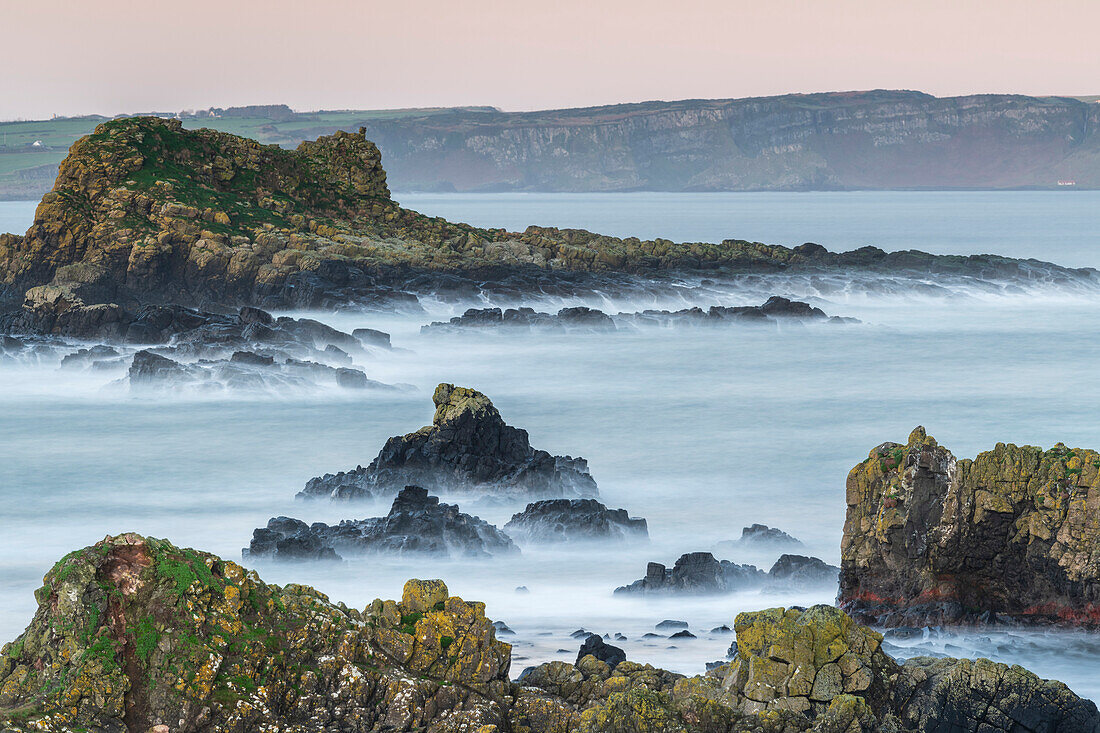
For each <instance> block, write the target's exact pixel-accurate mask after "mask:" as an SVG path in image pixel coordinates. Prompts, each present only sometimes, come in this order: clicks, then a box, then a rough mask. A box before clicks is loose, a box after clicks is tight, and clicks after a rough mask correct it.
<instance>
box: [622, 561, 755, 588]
mask: <svg viewBox="0 0 1100 733" xmlns="http://www.w3.org/2000/svg"><path fill="white" fill-rule="evenodd" d="M766 579H767V574H766V573H765V572H764V571H762V570H760V569H759V568H757V567H756V566H754V565H738V564H737V563H733V562H730V561H729V560H718V559H717V558H716V557H714V555H712V554H711V553H709V552H689V553H686V554H684V555H681V556H680V558H679V559H678V560H677V561H676V564H675V565H673V566H672V567H671V568H668V567H665V566H664V565H662V564H661V563H659V562H651V563H649V565H647V566H646V573H645V577H644V578H642V579H640V580H636V581H634V582H633V583H631V584H630V585H625V586H621V587H619V588H616V589H615V592H616V593H728V592H731V591H735V590H746V589H748V588H758V587H760V586H762V585H763V584H764V582H765V581H766Z"/></svg>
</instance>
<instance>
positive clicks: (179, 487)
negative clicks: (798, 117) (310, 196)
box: [0, 192, 1100, 699]
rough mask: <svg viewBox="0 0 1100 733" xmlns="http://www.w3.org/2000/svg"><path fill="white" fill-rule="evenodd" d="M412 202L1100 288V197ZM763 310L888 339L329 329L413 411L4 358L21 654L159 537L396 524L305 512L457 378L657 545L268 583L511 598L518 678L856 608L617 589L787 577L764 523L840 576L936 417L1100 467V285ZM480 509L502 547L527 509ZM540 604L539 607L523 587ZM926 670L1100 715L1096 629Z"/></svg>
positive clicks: (680, 664) (970, 638)
mask: <svg viewBox="0 0 1100 733" xmlns="http://www.w3.org/2000/svg"><path fill="white" fill-rule="evenodd" d="M398 199H399V200H401V201H402V203H404V204H406V205H409V206H411V207H413V208H417V209H418V210H421V211H424V212H425V213H430V214H437V215H445V216H447V217H448V218H452V219H458V220H465V221H470V222H471V223H476V224H480V225H493V224H497V225H503V226H507V227H509V228H512V229H515V228H518V227H520V226H521V225H522V224H526V223H540V224H547V225H562V226H566V225H568V226H584V227H587V228H590V229H593V230H596V231H604V232H608V233H614V234H626V233H636V234H640V235H646V236H648V235H653V234H658V233H660V234H662V235H664V236H667V237H669V238H673V239H709V240H715V239H721V238H723V237H727V236H737V237H742V238H749V239H759V240H763V241H769V242H777V243H784V244H797V243H799V242H801V241H806V240H813V241H817V242H819V243H821V244H824V245H826V246H828V247H830V248H832V249H847V248H850V247H855V246H862V245H864V244H876V245H879V246H883V247H884V248H886V249H896V248H908V247H917V248H920V249H924V250H928V251H940V252H953V253H960V254H967V253H974V252H996V253H1002V254H1010V255H1013V256H1021V257H1036V258H1040V259H1048V260H1053V261H1055V262H1060V263H1063V264H1071V265H1075V266H1088V265H1100V205H1098V204H1100V195H1097V194H1095V193H1085V192H1074V193H1072V195H1066V196H1061V195H1057V194H1049V193H1004V194H990V193H983V194H963V193H958V194H954V193H953V194H911V193H887V194H870V193H866V194H699V195H696V194H675V195H673V194H638V195H634V194H631V195H595V196H575V195H563V196H552V195H500V196H497V195H485V196H479V197H473V196H438V195H431V196H428V195H417V196H398ZM685 212H688V213H685ZM32 215H33V205H31V204H26V203H5V204H0V229H7V230H13V231H22V230H23V229H25V228H26V226H27V225H28V224H29V222H30V219H31V218H32ZM769 231H773V232H774V234H772V235H769V233H768V232H769ZM764 291H769V292H776V293H778V294H782V295H790V296H801V297H807V298H809V299H811V300H812V301H813V302H814V303H815V304H816V305H819V306H821V307H822V308H824V309H825V310H826V311H827V312H829V313H830V314H837V315H844V316H854V317H857V318H860V319H861V320H862V321H863V323H861V324H855V325H844V326H838V325H822V326H814V327H784V328H781V329H778V330H767V329H750V328H729V329H683V330H657V329H654V330H641V331H637V332H627V333H615V334H610V335H608V334H600V335H596V334H592V335H578V334H556V333H538V334H526V335H519V334H500V333H495V334H494V333H476V332H475V333H463V334H443V335H438V334H437V335H429V334H421V333H420V332H419V327H420V326H421V325H423V324H424V323H427V322H429V321H431V320H438V319H440V318H442V317H445V316H449V315H452V314H453V311H454V308H455V306H452V305H444V304H437V303H427V304H426V307H427V308H428V310H429V312H428V313H426V314H419V315H378V314H355V313H348V312H342V313H339V314H311V315H313V316H314V317H318V318H321V319H323V320H325V321H326V322H329V323H331V324H332V325H334V326H336V327H338V328H341V329H345V330H350V329H351V328H358V327H372V328H379V329H382V330H385V331H388V332H390V333H391V334H392V336H393V343H394V345H395V346H397V347H400V348H399V349H397V350H395V351H394V352H392V353H389V354H385V355H377V356H374V357H372V358H370V359H369V360H362V359H360V361H359V364H358V365H359V366H361V367H362V368H363V369H364V370H365V371H367V373H368V375H369V376H371V377H372V378H374V379H379V380H382V381H386V382H395V383H396V382H401V383H407V384H410V385H412V386H413V388H414V389H412V390H410V391H406V392H396V393H388V392H385V393H384V392H349V391H342V392H341V391H336V390H332V391H309V392H293V393H285V392H284V393H275V394H272V393H262V394H257V393H243V392H242V393H232V392H230V393H225V394H222V395H220V396H160V397H158V396H155V395H148V394H141V395H132V394H130V393H129V392H128V391H127V390H126V389H124V388H121V387H118V386H112V385H111V384H110V383H111V382H112V380H114V379H115V378H117V376H119V375H117V374H104V373H99V372H86V371H85V372H82V371H73V370H67V369H66V370H62V369H60V368H59V367H58V365H57V364H56V363H43V364H40V365H34V366H31V365H26V364H21V365H13V364H5V363H2V362H0V507H2V509H0V511H2V515H3V531H2V532H0V639H5V640H7V639H11V638H14V637H15V636H16V635H17V634H18V633H19V632H20V631H21V630H22V628H23V627H24V626H25V625H26V623H27V622H28V621H29V619H30V617H31V615H32V614H33V611H34V607H35V602H34V598H33V594H32V593H33V590H34V589H35V588H36V587H37V586H38V585H39V583H40V581H41V577H42V575H43V574H44V573H45V572H46V570H48V569H49V567H50V566H51V565H52V563H53V562H55V561H56V560H57V559H58V558H59V557H61V556H62V555H63V554H64V553H66V552H68V551H69V550H72V549H74V548H76V547H81V546H84V545H86V544H90V543H93V542H95V541H97V540H99V539H101V538H102V537H103V536H104V535H106V534H115V533H119V532H123V531H138V532H141V533H144V534H150V535H154V536H163V537H168V538H170V539H172V540H173V541H174V542H176V543H177V544H181V545H189V546H194V547H199V548H202V549H206V550H209V551H212V552H216V553H218V554H220V555H222V556H224V557H227V558H230V559H239V558H240V550H241V548H242V547H245V546H247V544H248V540H249V538H250V536H251V532H252V529H253V528H255V527H258V526H262V525H263V524H264V523H265V522H266V521H267V519H268V518H269V517H272V516H276V515H280V514H286V515H290V516H296V517H299V518H301V519H304V520H306V521H307V522H309V521H316V520H323V521H334V520H338V519H342V518H353V517H354V518H359V517H365V516H377V515H379V514H384V513H385V511H386V509H387V508H388V507H386V506H380V505H361V504H351V505H349V504H340V505H332V504H328V503H301V502H297V503H296V502H295V501H294V499H293V496H294V494H295V492H297V491H298V490H299V489H300V488H301V487H302V486H303V485H304V483H305V481H306V480H307V479H309V478H310V477H312V476H315V475H319V474H322V473H325V472H334V471H337V470H344V469H348V468H353V467H354V466H355V465H357V464H366V463H367V462H369V461H370V460H371V459H372V458H373V457H374V455H375V454H376V453H377V452H378V450H379V448H380V447H381V446H382V444H383V442H384V441H385V439H386V438H387V437H388V436H391V435H396V434H402V433H405V432H409V431H411V430H413V429H415V428H417V427H419V426H421V425H424V424H427V423H428V422H430V420H431V414H432V404H431V392H432V389H433V388H434V386H435V385H436V384H437V383H438V382H441V381H446V382H452V383H456V384H461V385H467V386H472V387H476V388H478V389H480V390H482V391H484V392H485V393H486V394H488V395H489V396H490V397H491V398H492V399H493V401H494V403H495V404H496V405H497V407H498V408H499V409H500V411H501V413H502V414H503V416H504V417H505V419H506V420H507V421H508V422H509V423H510V424H513V425H517V426H520V427H523V428H525V429H527V430H528V431H529V432H530V435H531V442H532V444H533V445H535V446H536V447H538V448H544V449H546V450H549V451H551V452H553V453H559V454H565V453H567V454H571V455H581V456H584V457H585V458H587V459H588V460H589V464H590V467H591V470H592V473H593V475H594V477H595V478H596V481H597V482H598V484H599V488H600V493H601V496H602V500H603V501H604V502H605V503H607V504H608V505H611V506H615V507H620V506H621V507H625V508H627V509H628V510H629V511H630V512H631V514H632V515H635V516H643V517H646V518H647V519H648V521H649V528H650V535H651V541H650V542H649V543H648V544H643V545H641V546H626V547H616V548H613V549H606V548H603V549H594V548H587V549H576V550H570V551H549V550H539V549H537V548H525V549H524V552H523V554H522V555H521V556H519V557H517V558H513V559H508V560H491V561H469V560H454V561H441V560H435V559H420V560H418V559H410V558H400V559H397V558H384V557H378V558H371V559H358V560H350V561H348V562H346V563H342V564H334V565H325V566H321V565H311V564H301V565H281V566H280V565H272V564H258V565H255V567H256V568H257V570H258V571H259V572H260V574H261V576H262V577H264V578H265V579H266V580H270V581H273V582H280V583H283V582H291V581H294V582H303V583H309V584H313V585H315V586H317V587H319V588H320V589H322V590H323V591H325V592H326V593H329V594H330V595H331V596H332V597H333V598H334V599H337V600H342V601H345V602H346V603H348V604H351V605H356V606H360V607H361V606H363V605H364V604H366V603H368V602H369V601H370V600H371V599H372V598H375V597H382V598H393V597H399V595H400V592H401V586H402V584H403V583H404V581H405V580H406V579H407V578H410V577H441V578H444V579H445V580H446V581H447V582H448V585H449V586H450V588H451V590H452V592H455V593H457V594H459V595H462V596H463V597H466V598H473V599H479V600H483V601H486V602H487V604H488V614H489V616H490V617H491V618H494V619H499V620H503V621H505V622H506V623H507V624H508V625H509V626H510V627H511V628H512V629H514V630H515V631H516V632H517V633H516V636H515V637H507V640H508V641H512V642H514V643H515V644H516V649H515V655H514V658H515V661H514V664H513V667H514V669H513V671H514V672H516V673H518V671H519V670H520V669H522V668H523V667H524V666H526V665H528V664H532V663H535V662H538V661H544V660H547V659H566V660H569V661H572V659H573V658H574V657H575V656H576V649H577V646H578V644H579V642H578V641H577V640H575V639H571V638H569V633H570V632H572V631H573V630H575V629H578V628H582V627H583V628H585V629H588V630H592V631H598V632H600V633H605V632H607V633H611V634H615V633H616V632H621V633H622V634H624V635H626V636H627V637H628V638H629V641H627V642H616V643H619V644H620V645H621V646H623V647H624V648H625V649H626V651H627V654H628V656H629V657H630V658H631V659H635V660H638V661H643V662H647V661H648V662H653V663H654V664H659V665H661V666H665V667H668V668H671V669H674V670H677V671H681V672H685V673H699V672H702V671H703V664H704V662H705V661H709V660H717V659H721V658H722V657H723V656H724V655H725V651H726V648H727V647H728V646H729V643H730V638H729V637H728V636H723V635H719V634H711V633H709V630H710V629H711V628H712V627H715V626H719V625H721V624H723V623H724V624H730V625H732V621H733V618H734V616H735V615H736V613H738V612H739V611H742V610H749V609H757V608H763V607H768V606H775V605H790V604H798V605H808V604H811V603H830V602H832V601H833V599H834V596H835V589H822V590H819V591H813V592H804V593H788V594H775V595H769V594H763V593H759V592H751V593H741V594H735V595H731V596H721V597H711V598H697V597H674V598H652V597H647V598H629V599H627V598H623V597H621V596H617V597H614V596H612V590H613V589H614V588H615V587H616V586H619V585H624V584H626V583H629V582H631V581H633V580H636V579H637V578H640V577H642V576H643V575H644V574H645V565H646V562H647V561H650V560H656V561H660V562H664V563H666V564H671V563H672V562H673V561H674V560H675V559H676V558H677V557H678V556H679V555H680V554H682V553H684V552H689V551H696V550H712V551H716V554H717V555H718V556H719V557H722V558H725V559H731V560H735V561H738V562H751V563H754V564H757V565H759V566H761V567H764V568H765V569H766V568H767V567H769V566H770V564H771V563H772V562H773V561H774V560H775V557H776V555H778V552H775V553H771V554H766V553H759V552H757V553H749V552H746V551H741V550H734V549H730V548H729V547H724V548H718V547H717V545H718V543H719V542H722V541H725V540H733V539H736V538H737V537H738V536H740V532H741V528H742V527H744V526H746V525H748V524H752V523H754V522H762V523H765V524H769V525H771V526H775V527H779V528H781V529H783V530H785V531H787V532H789V533H791V534H793V535H795V536H797V537H799V538H800V539H802V540H803V541H804V542H805V543H806V545H807V552H808V554H814V555H817V556H819V557H821V558H823V559H825V560H827V561H829V562H831V563H834V564H836V563H838V561H839V542H840V535H841V529H842V524H843V519H844V480H845V476H846V475H847V472H848V470H849V469H850V468H851V467H852V466H853V465H855V464H856V463H858V462H859V461H861V460H862V459H863V458H865V457H866V455H867V453H868V451H870V450H871V449H872V448H873V447H874V446H876V445H878V444H879V443H881V442H883V441H886V440H895V441H904V439H905V437H906V436H907V435H908V433H909V431H910V430H911V429H912V428H913V427H914V426H916V425H918V424H923V425H924V426H926V428H927V429H928V431H929V433H930V434H932V435H934V436H935V437H936V438H937V439H938V440H939V442H940V443H941V444H944V445H946V446H948V447H949V448H951V449H952V450H953V451H954V452H955V454H956V455H958V456H960V457H966V456H973V455H974V454H975V453H976V452H978V451H981V450H986V449H989V448H992V447H993V445H995V444H996V443H997V442H1001V441H1003V442H1015V443H1029V444H1037V445H1042V446H1050V445H1052V444H1054V443H1056V442H1058V441H1062V442H1064V443H1066V444H1068V445H1071V446H1082V447H1094V448H1095V447H1097V446H1100V385H1098V382H1097V370H1096V366H1095V365H1096V363H1097V361H1098V357H1100V338H1098V336H1100V322H1098V319H1097V312H1098V306H1100V292H1088V291H1076V290H1075V291H1069V290H1060V289H1058V288H1056V287H1046V288H1036V289H1033V290H1028V291H1020V292H1017V293H1016V294H1009V295H1005V294H991V293H988V292H978V291H974V290H973V289H970V288H967V287H964V286H963V285H958V286H955V285H953V284H952V283H947V286H946V288H945V289H944V290H943V291H941V292H939V293H937V294H931V295H930V294H928V293H927V291H924V290H918V289H913V290H911V291H906V290H905V289H903V288H902V289H899V288H896V287H894V288H889V289H877V288H874V287H868V288H864V289H859V290H844V291H840V292H833V293H830V294H828V295H827V296H824V295H822V294H821V293H820V292H819V291H812V290H808V289H807V286H806V284H805V283H801V282H798V281H794V280H790V279H787V280H783V279H778V278H777V279H775V280H774V281H768V282H765V283H764V284H763V285H758V286H756V287H755V288H754V289H753V290H752V291H751V292H749V291H738V290H733V291H729V292H722V293H718V294H712V297H713V298H714V300H720V301H721V302H723V303H731V304H732V303H758V302H760V300H761V299H762V293H763V292H764ZM884 293H886V294H884ZM700 304H701V305H708V304H711V303H700ZM534 305H536V306H538V305H540V304H538V303H535V304H534ZM541 305H543V306H544V307H550V305H548V304H545V303H544V304H541ZM557 305H558V304H556V303H555V304H553V307H557ZM600 305H602V306H604V307H605V308H606V309H609V310H616V309H620V308H621V309H623V310H632V309H634V307H635V306H636V305H642V306H648V305H649V304H648V303H645V304H631V303H610V304H609V303H601V304H600ZM457 501H458V503H460V505H461V506H462V508H463V509H464V510H467V511H472V512H473V513H476V514H479V515H480V516H482V517H483V518H484V519H487V520H489V521H491V522H493V523H496V524H498V525H499V524H502V523H503V522H505V521H507V519H508V517H509V516H510V515H511V514H512V513H513V512H515V511H518V510H519V509H521V508H522V506H516V505H510V504H505V505H491V504H486V505H467V504H466V503H464V502H462V500H461V498H459V499H457ZM521 585H522V586H526V587H527V588H528V589H529V590H530V593H528V594H517V593H516V592H515V590H514V589H515V588H516V587H517V586H521ZM663 619H680V620H684V621H687V622H688V623H689V624H690V625H691V628H692V630H693V631H694V632H696V633H698V634H699V638H698V639H694V640H691V639H688V640H680V639H677V640H675V641H670V640H668V639H655V638H642V635H643V634H645V633H647V632H653V631H654V628H653V627H654V625H655V624H656V623H657V622H659V621H661V620H663ZM673 647H675V648H673ZM928 650H933V651H937V652H944V653H948V654H951V655H953V656H988V657H991V658H993V659H996V660H999V661H1008V662H1014V663H1019V664H1023V665H1025V666H1027V667H1029V668H1031V669H1033V670H1034V671H1036V672H1037V673H1039V674H1040V675H1042V676H1045V677H1053V678H1057V679H1061V680H1063V681H1065V682H1066V683H1067V684H1069V685H1070V686H1071V687H1072V688H1073V689H1074V690H1075V691H1077V692H1079V693H1081V694H1084V695H1087V696H1090V697H1093V698H1094V699H1095V698H1098V697H1100V662H1098V661H1097V659H1100V656H1097V652H1100V639H1098V638H1097V635H1093V634H1087V633H1068V632H1021V631H1012V632H1006V631H981V632H973V633H969V632H968V633H951V634H946V635H943V636H938V637H934V638H931V639H929V640H927V641H925V642H923V643H922V645H920V647H919V648H918V649H914V650H911V652H913V653H915V652H916V651H921V652H922V653H923V652H925V651H928ZM893 651H895V653H899V654H902V653H910V652H905V651H901V650H897V649H894V650H893Z"/></svg>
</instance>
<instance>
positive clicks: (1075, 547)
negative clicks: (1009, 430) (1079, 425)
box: [840, 428, 1100, 626]
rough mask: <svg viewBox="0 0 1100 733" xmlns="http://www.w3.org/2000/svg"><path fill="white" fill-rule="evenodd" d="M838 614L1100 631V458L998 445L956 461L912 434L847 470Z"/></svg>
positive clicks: (899, 621)
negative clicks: (840, 610) (1097, 628)
mask: <svg viewBox="0 0 1100 733" xmlns="http://www.w3.org/2000/svg"><path fill="white" fill-rule="evenodd" d="M847 497H848V514H847V518H846V520H845V523H844V539H843V541H842V545H841V557H842V563H841V575H840V604H841V607H842V608H844V609H846V610H847V611H849V612H850V613H852V614H853V615H855V616H856V617H857V618H860V619H864V620H869V621H875V622H878V623H883V624H886V625H923V624H925V623H931V624H938V623H968V622H974V621H987V620H993V619H996V618H997V617H1004V620H1012V619H1015V620H1020V621H1025V622H1036V623H1066V624H1073V625H1083V626H1098V625H1100V454H1097V453H1096V451H1091V450H1083V449H1069V448H1066V447H1065V446H1063V445H1061V444H1059V445H1056V446H1055V447H1054V448H1051V449H1050V450H1043V449H1041V448H1036V447H1032V446H1016V445H1011V444H1008V445H1005V444H1003V443H1002V444H998V445H997V447H996V448H994V449H993V450H992V451H987V452H985V453H980V454H978V456H977V457H976V458H975V459H973V460H968V459H962V460H959V459H956V458H955V456H954V455H952V454H951V452H950V451H948V450H947V449H946V448H943V447H942V446H939V445H937V443H936V441H935V440H934V439H933V438H931V437H930V436H928V435H926V434H925V432H924V429H923V428H917V429H916V430H914V431H913V433H912V435H910V436H909V440H908V442H907V443H906V444H905V445H900V444H897V443H883V444H882V445H880V446H879V447H877V448H875V449H874V450H872V451H871V454H870V456H869V457H868V459H867V460H866V461H864V462H863V463H861V464H859V465H858V466H856V467H855V468H853V469H852V471H851V473H850V474H849V475H848V485H847Z"/></svg>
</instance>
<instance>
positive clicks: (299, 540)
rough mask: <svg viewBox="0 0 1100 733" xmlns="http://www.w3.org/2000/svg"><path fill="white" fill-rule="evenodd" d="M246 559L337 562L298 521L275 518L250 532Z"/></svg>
mask: <svg viewBox="0 0 1100 733" xmlns="http://www.w3.org/2000/svg"><path fill="white" fill-rule="evenodd" d="M248 556H249V557H266V558H270V559H273V560H339V559H340V556H339V555H337V554H336V551H335V550H333V549H332V548H331V547H328V546H326V545H324V544H323V543H322V540H321V537H320V536H318V534H317V533H316V532H312V531H310V528H309V525H308V524H306V523H305V522H303V521H302V520H300V519H292V518H290V517H275V518H273V519H270V520H268V522H267V526H266V527H264V528H261V529H257V530H256V531H254V532H253V533H252V544H251V545H250V546H249V549H248Z"/></svg>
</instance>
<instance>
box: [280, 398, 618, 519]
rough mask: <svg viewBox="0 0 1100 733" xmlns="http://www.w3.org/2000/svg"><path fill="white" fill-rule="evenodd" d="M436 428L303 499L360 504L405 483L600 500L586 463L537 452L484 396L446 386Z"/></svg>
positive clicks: (317, 482)
mask: <svg viewBox="0 0 1100 733" xmlns="http://www.w3.org/2000/svg"><path fill="white" fill-rule="evenodd" d="M432 399H433V401H434V402H435V415H434V417H433V418H432V424H431V425H428V426H425V427H422V428H420V429H419V430H417V431H416V432H413V433H409V434H408V435H399V436H395V437H392V438H390V439H389V440H387V441H386V444H385V446H383V448H382V450H381V451H380V452H379V454H378V456H377V457H376V458H375V459H374V461H372V462H371V464H370V465H369V466H367V467H366V468H364V467H361V466H360V467H358V468H356V469H355V470H353V471H347V472H341V473H339V474H335V475H333V474H327V475H325V476H320V477H317V478H314V479H311V480H310V481H309V482H308V483H307V484H306V487H305V489H303V490H302V491H301V492H299V494H298V496H299V497H301V498H311V497H325V496H327V497H331V498H333V499H362V498H370V497H373V496H377V495H380V494H390V495H392V494H393V493H396V492H397V491H399V490H400V489H401V488H402V487H404V486H407V485H417V486H424V487H427V488H429V489H431V490H432V491H434V492H438V493H443V492H455V493H470V492H474V493H493V494H501V495H506V496H518V497H532V496H535V497H537V496H546V497H560V496H578V495H579V496H594V495H596V494H597V493H598V490H597V489H596V482H595V481H594V480H593V478H592V476H591V474H589V472H588V463H587V462H586V461H585V460H584V459H583V458H573V457H571V456H553V455H550V454H549V453H547V452H546V451H544V450H537V449H535V448H533V447H531V443H530V440H529V439H528V437H527V431H526V430H523V429H521V428H515V427H512V426H511V425H508V424H506V423H505V422H504V419H503V418H501V416H500V412H498V411H497V408H496V407H494V406H493V403H492V402H491V401H490V400H489V398H488V397H486V396H485V395H484V394H482V393H481V392H478V391H477V390H475V389H470V388H469V387H456V386H454V385H453V384H440V385H439V386H438V387H436V390H435V394H434V395H433V397H432Z"/></svg>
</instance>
